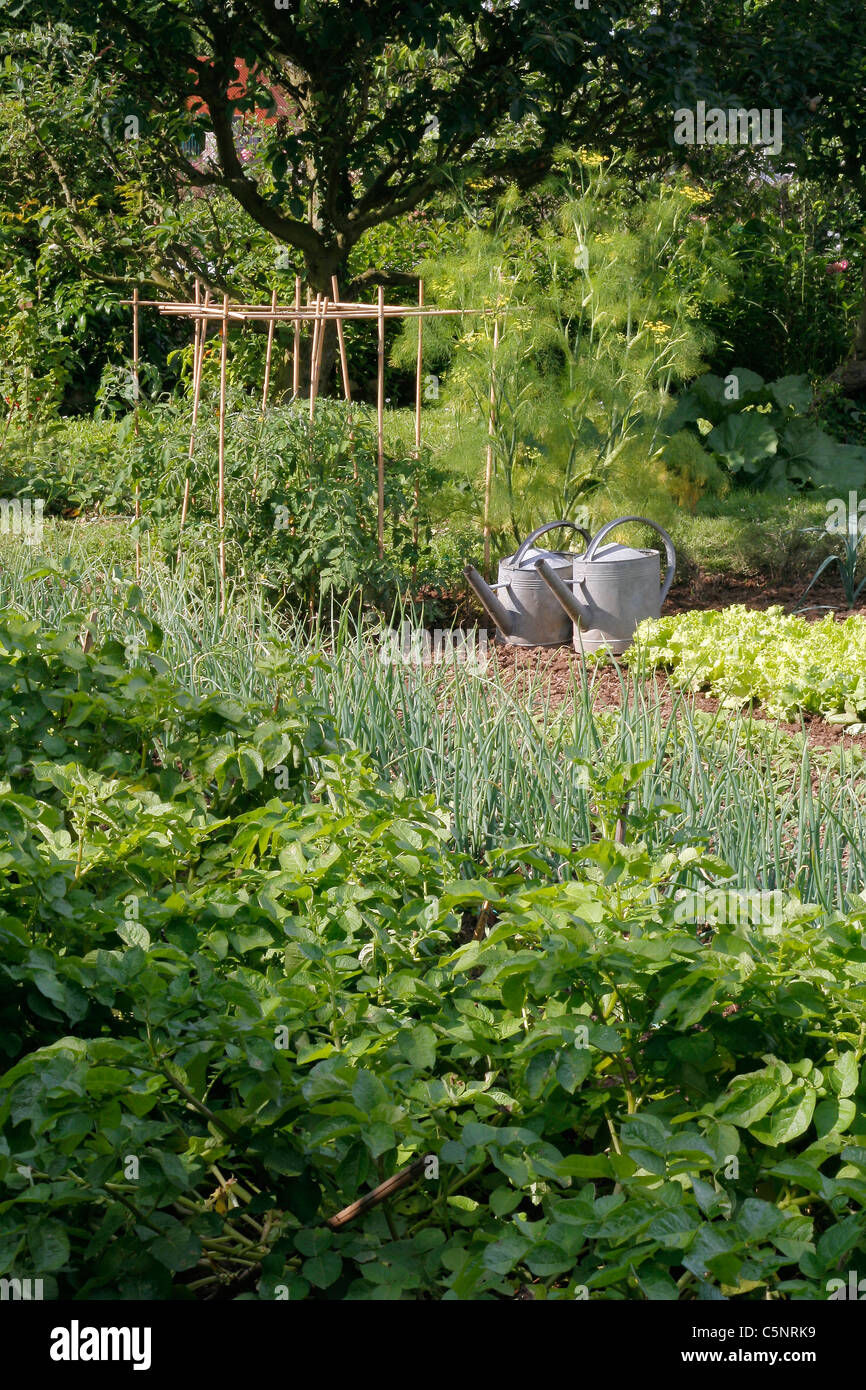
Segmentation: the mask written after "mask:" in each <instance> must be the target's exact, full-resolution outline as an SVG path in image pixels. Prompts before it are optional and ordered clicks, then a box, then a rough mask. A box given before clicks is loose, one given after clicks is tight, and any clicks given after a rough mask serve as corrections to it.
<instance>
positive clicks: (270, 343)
mask: <svg viewBox="0 0 866 1390" xmlns="http://www.w3.org/2000/svg"><path fill="white" fill-rule="evenodd" d="M276 309H277V292H276V290H274V292H273V293H272V295H271V313H272V314H273V315H276ZM276 326H277V320H276V317H273V318H271V319H270V320H269V322H268V347H267V351H266V353H265V384H264V386H263V387H262V419H264V418H265V410H266V409H267V405H268V387H269V386H270V384H271V354H272V353H273V350H274V329H275V328H276Z"/></svg>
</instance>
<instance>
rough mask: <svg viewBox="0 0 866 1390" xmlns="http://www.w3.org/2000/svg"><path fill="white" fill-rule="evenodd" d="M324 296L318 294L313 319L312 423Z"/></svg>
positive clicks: (311, 363)
mask: <svg viewBox="0 0 866 1390" xmlns="http://www.w3.org/2000/svg"><path fill="white" fill-rule="evenodd" d="M321 303H322V296H321V295H320V294H317V295H316V317H315V318H314V319H313V342H312V346H311V348H310V424H312V423H313V417H314V415H315V413H316V402H315V398H314V396H313V383H314V380H315V376H316V356H317V354H318V351H319V310H320V308H321Z"/></svg>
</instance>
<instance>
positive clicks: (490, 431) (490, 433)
mask: <svg viewBox="0 0 866 1390" xmlns="http://www.w3.org/2000/svg"><path fill="white" fill-rule="evenodd" d="M498 346H499V320H498V319H494V320H493V356H492V358H491V362H490V414H489V416H488V419H487V438H488V444H487V466H486V468H485V470H484V577H485V579H486V580H487V581H488V582H489V581H490V491H491V487H492V484H493V440H494V439H495V437H496V349H497V348H498Z"/></svg>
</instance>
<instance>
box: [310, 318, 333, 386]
mask: <svg viewBox="0 0 866 1390" xmlns="http://www.w3.org/2000/svg"><path fill="white" fill-rule="evenodd" d="M329 303H330V300H329V299H328V297H327V295H324V296H323V297H322V317H321V320H320V322H319V342H318V345H317V347H316V375H315V379H314V381H313V398H314V400H315V399H318V395H319V377H320V375H321V371H322V353H323V351H324V347H325V333H326V324H327V317H328V305H329Z"/></svg>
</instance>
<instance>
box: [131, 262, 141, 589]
mask: <svg viewBox="0 0 866 1390" xmlns="http://www.w3.org/2000/svg"><path fill="white" fill-rule="evenodd" d="M132 415H133V422H134V430H135V433H136V435H137V434H138V289H137V288H136V289H134V290H133V291H132ZM140 518H141V483H140V482H139V480H138V478H136V480H135V520H136V530H135V577H136V579H140V578H141V538H140V536H139V534H138V524H137V523H138V521H139V520H140Z"/></svg>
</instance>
